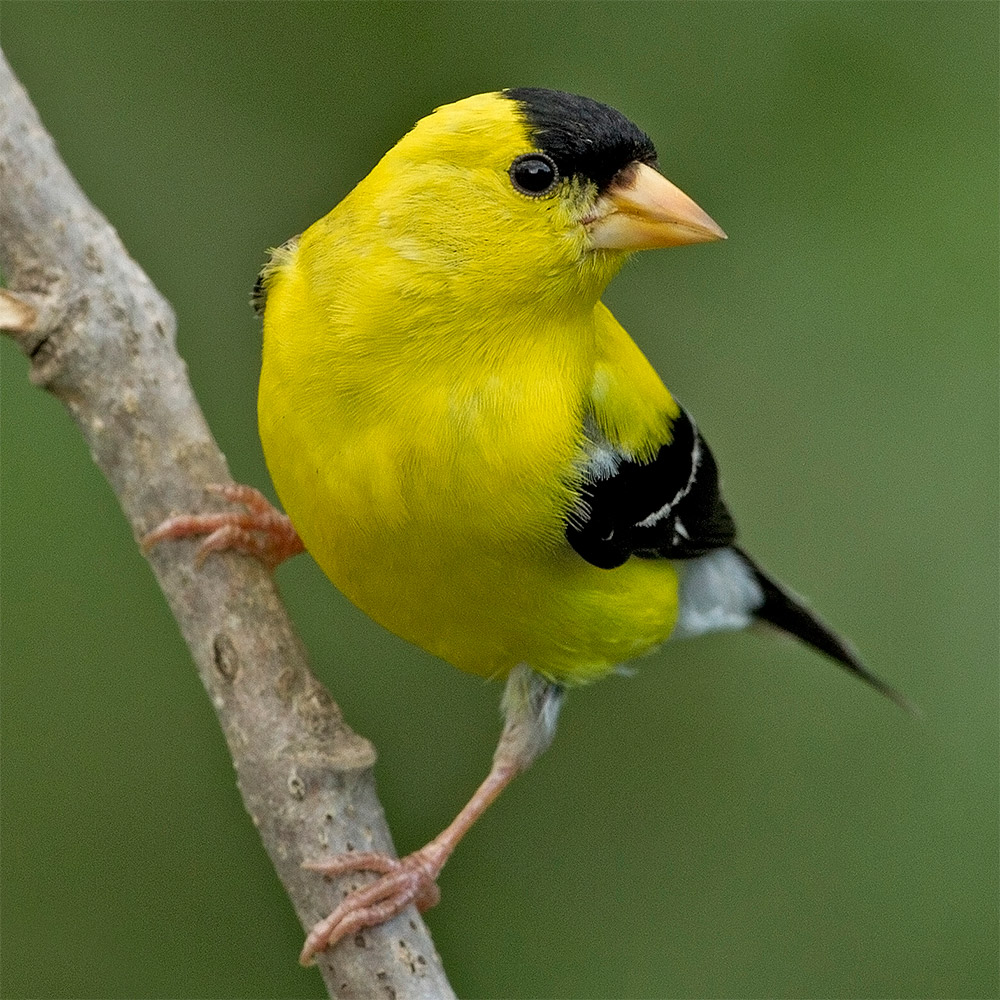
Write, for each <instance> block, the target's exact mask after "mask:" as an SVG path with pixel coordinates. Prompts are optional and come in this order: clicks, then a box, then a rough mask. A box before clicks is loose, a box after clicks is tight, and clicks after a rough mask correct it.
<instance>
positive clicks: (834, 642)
mask: <svg viewBox="0 0 1000 1000" xmlns="http://www.w3.org/2000/svg"><path fill="white" fill-rule="evenodd" d="M736 551H737V552H738V553H739V554H740V555H741V556H742V557H743V559H744V560H746V563H747V565H748V566H749V567H750V569H751V570H752V571H753V574H754V576H755V577H756V578H757V583H758V584H760V589H761V590H762V591H763V592H764V603H763V604H762V605H761V606H760V607H759V608H758V609H757V610H756V611H755V612H754V615H755V617H757V618H760V619H761V620H762V621H766V622H770V623H771V624H772V625H776V626H777V627H778V628H780V629H781V630H782V631H783V632H788V633H789V634H791V635H794V636H795V637H796V638H798V639H801V640H802V641H803V642H804V643H807V644H808V645H810V646H812V647H813V649H817V650H819V651H820V652H821V653H825V654H826V655H827V656H829V657H830V659H831V660H836V661H837V663H839V664H840V665H841V666H842V667H844V668H845V669H847V670H849V671H850V672H851V673H852V674H854V675H855V677H860V678H861V680H863V681H865V683H867V684H870V685H871V686H872V687H873V688H875V690H876V691H879V692H881V693H882V694H884V695H885V696H886V697H887V698H889V699H891V700H892V701H894V702H895V703H896V704H897V705H899V707H900V708H903V709H905V710H906V711H907V712H909V713H910V714H911V715H919V714H920V711H919V709H917V707H916V706H915V705H914V704H913V703H912V702H911V701H910V700H909V699H908V698H907V697H906V696H905V695H903V694H901V693H900V692H899V691H897V690H896V689H895V688H894V687H892V686H891V685H889V684H887V683H886V682H885V681H884V680H882V678H881V677H879V676H877V675H876V674H873V673H872V672H871V671H870V670H869V669H868V668H867V667H866V666H865V665H864V664H863V663H862V662H861V660H859V659H858V655H857V653H855V652H854V650H853V649H852V648H851V646H850V645H849V644H848V643H847V642H846V641H845V640H844V639H841V638H840V636H839V635H837V633H836V632H834V631H833V629H831V628H830V627H829V626H828V625H827V624H826V623H825V622H824V621H823V620H822V619H821V618H819V617H818V616H817V615H815V614H814V613H813V612H812V611H810V610H809V608H807V607H806V606H805V604H803V603H802V601H801V600H800V599H799V598H798V597H796V596H795V595H794V594H792V593H790V592H789V591H787V590H785V588H784V587H782V586H781V584H780V583H778V582H777V580H773V579H772V578H771V577H769V576H768V575H767V574H766V573H765V572H764V571H763V570H762V569H761V568H760V567H759V566H758V565H757V564H756V563H755V562H754V561H753V559H751V558H750V557H749V556H748V555H747V554H746V553H745V552H744V551H743V550H742V549H736Z"/></svg>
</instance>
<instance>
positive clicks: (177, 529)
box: [141, 483, 305, 570]
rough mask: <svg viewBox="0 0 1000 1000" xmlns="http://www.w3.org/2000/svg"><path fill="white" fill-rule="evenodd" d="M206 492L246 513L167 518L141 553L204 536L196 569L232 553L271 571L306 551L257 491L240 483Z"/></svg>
mask: <svg viewBox="0 0 1000 1000" xmlns="http://www.w3.org/2000/svg"><path fill="white" fill-rule="evenodd" d="M206 489H207V490H208V491H209V492H211V493H215V494H217V495H218V496H221V497H222V498H223V499H224V500H226V501H227V502H229V503H237V504H241V505H242V506H243V507H244V508H245V510H244V511H239V512H237V511H228V512H224V513H219V514H180V515H178V516H176V517H170V518H167V520H166V521H164V522H163V523H162V524H160V525H159V526H158V527H156V528H154V529H153V530H152V531H151V532H149V534H147V535H146V536H145V537H144V538H143V539H142V543H141V545H142V551H143V552H148V551H149V550H150V549H151V548H153V546H154V545H158V544H159V543H160V542H163V541H166V540H167V539H168V538H192V537H196V536H198V535H206V536H207V537H206V538H205V540H204V541H203V542H202V543H201V545H200V546H199V547H198V552H197V554H196V555H195V562H196V563H197V564H198V565H201V563H202V562H204V560H205V557H206V556H207V555H208V554H209V553H211V552H220V551H222V550H224V549H235V550H236V551H237V552H244V553H246V554H247V555H251V556H253V557H254V558H256V559H259V560H260V561H261V562H262V563H263V564H264V565H265V566H266V567H267V568H268V569H272V570H273V569H274V568H275V567H276V566H278V565H279V564H280V563H283V562H284V561H285V560H286V559H290V558H291V557H292V556H294V555H298V554H299V553H300V552H304V551H305V546H304V545H303V544H302V539H301V538H299V536H298V532H296V530H295V529H294V528H293V527H292V522H291V521H289V519H288V518H287V517H286V516H285V515H284V514H282V513H281V512H280V511H278V510H276V509H275V508H274V507H273V506H272V505H271V503H270V502H269V501H268V499H267V497H265V496H264V494H263V493H261V492H260V491H259V490H255V489H254V488H253V487H252V486H243V485H241V484H240V483H227V484H225V485H221V486H220V485H216V484H212V485H210V486H207V487H206Z"/></svg>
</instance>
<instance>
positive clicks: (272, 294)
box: [145, 88, 907, 962]
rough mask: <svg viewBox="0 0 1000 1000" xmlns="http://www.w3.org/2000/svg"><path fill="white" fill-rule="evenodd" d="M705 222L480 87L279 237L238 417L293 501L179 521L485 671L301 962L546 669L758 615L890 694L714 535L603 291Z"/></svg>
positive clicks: (390, 883)
mask: <svg viewBox="0 0 1000 1000" xmlns="http://www.w3.org/2000/svg"><path fill="white" fill-rule="evenodd" d="M720 239H725V233H723V231H722V230H721V229H720V228H719V226H718V225H717V224H716V223H715V222H714V221H713V220H712V219H711V218H710V217H709V216H708V215H706V213H705V212H703V211H702V210H701V209H700V208H699V207H698V206H697V205H696V204H695V203H694V202H693V201H692V200H691V199H690V198H688V197H687V195H685V194H683V193H682V192H681V191H680V190H679V189H678V188H676V187H675V186H674V185H673V184H671V183H670V182H669V181H668V180H667V179H666V178H665V177H664V176H663V175H662V174H661V173H660V172H659V170H658V165H657V157H656V151H655V149H654V147H653V144H652V142H651V141H650V139H649V137H648V136H647V135H646V134H645V133H644V132H642V130H641V129H639V128H638V127H637V126H635V125H634V124H633V123H632V122H630V121H629V120H628V119H627V118H625V117H624V116H623V115H621V114H620V113H619V112H617V111H615V110H613V109H612V108H609V107H607V106H605V105H603V104H599V103H598V102H596V101H593V100H590V99H589V98H586V97H578V96H574V95H571V94H564V93H559V92H556V91H550V90H542V89H536V88H517V89H514V90H506V91H501V92H499V93H490V94H480V95H478V96H475V97H470V98H467V99H466V100H463V101H458V102H457V103H455V104H450V105H446V106H444V107H441V108H438V109H437V110H436V111H435V112H434V113H433V114H432V115H429V116H428V117H426V118H424V119H422V120H421V121H419V122H418V123H417V124H416V126H415V127H414V128H413V130H412V131H411V132H409V133H408V134H407V135H406V136H404V137H403V138H402V139H401V140H400V141H399V142H398V143H397V144H396V146H394V147H393V148H392V149H391V150H389V152H388V153H386V155H385V156H384V157H383V158H382V159H381V160H380V161H379V162H378V163H377V164H376V166H375V167H374V168H373V169H372V171H371V173H369V174H368V176H367V177H365V178H364V179H363V180H362V181H361V182H360V183H359V184H358V185H357V187H355V188H354V190H353V191H351V192H350V193H349V194H348V195H347V196H346V197H345V198H344V199H343V201H341V202H340V203H339V204H338V205H337V206H336V207H335V208H334V209H333V210H332V211H331V212H330V213H329V214H328V215H326V216H325V217H324V218H322V219H320V220H319V221H318V222H316V223H315V224H314V225H312V226H310V227H309V228H308V229H307V230H306V231H305V232H304V233H302V234H301V235H300V236H299V237H297V238H295V239H293V240H290V241H289V242H288V243H286V244H285V245H284V246H282V247H281V248H279V249H278V250H275V251H274V252H273V254H272V256H271V259H270V261H269V262H268V264H267V265H266V266H265V267H264V269H263V271H262V272H261V276H260V279H259V281H258V285H257V288H256V289H255V293H254V301H255V305H256V306H257V308H258V311H260V312H261V314H262V315H263V326H264V350H263V363H262V370H261V378H260V393H259V400H258V417H259V430H260V437H261V442H262V444H263V448H264V454H265V457H266V459H267V464H268V469H269V471H270V474H271V478H272V480H273V482H274V486H275V489H276V490H277V493H278V496H279V497H280V499H281V503H282V505H283V506H284V508H285V511H286V512H287V517H284V516H283V515H281V514H279V513H278V512H277V511H275V510H273V509H272V508H270V507H269V505H267V504H266V501H264V500H263V498H262V497H260V495H259V494H257V493H256V492H255V491H252V490H250V489H249V488H246V487H234V486H229V487H226V488H225V489H226V490H228V493H227V494H226V495H227V496H228V498H229V499H231V500H233V501H235V502H240V503H242V504H243V505H244V506H245V507H246V510H245V511H243V512H239V513H236V512H230V513H222V514H211V515H195V516H190V517H177V518H172V519H170V520H169V521H167V522H164V524H163V525H161V526H160V527H159V528H158V529H156V530H155V531H154V532H152V533H151V534H150V535H149V536H147V538H146V540H145V544H146V545H147V547H148V546H149V545H152V544H155V543H157V542H159V541H162V540H164V539H166V538H179V537H185V536H190V535H199V534H204V535H207V536H208V537H207V538H206V539H205V541H204V542H203V545H202V549H201V554H202V555H204V554H205V553H207V552H209V551H213V550H215V549H218V548H223V547H232V548H238V549H241V550H243V551H246V552H249V553H251V554H253V555H254V556H256V557H257V558H260V559H262V560H263V561H264V562H265V563H266V564H268V565H269V566H274V565H276V564H277V563H278V562H280V561H281V560H282V559H284V558H286V557H287V556H289V555H292V554H294V553H295V552H298V551H302V550H303V549H305V550H306V551H308V552H309V553H310V555H312V557H313V558H314V559H315V560H316V561H317V562H318V563H319V565H320V566H321V567H322V568H323V570H324V571H325V572H326V574H327V575H328V576H329V578H330V579H331V581H332V582H333V583H334V584H335V585H336V586H337V587H338V588H339V589H340V590H341V591H342V592H343V593H344V594H345V595H346V596H347V597H348V598H350V600H351V601H353V602H354V603H355V604H356V605H357V606H358V607H359V608H361V609H362V610H364V611H365V612H366V613H367V614H368V615H370V616H371V617H372V618H373V619H374V620H375V621H377V622H379V623H381V624H382V625H384V626H385V627H386V628H388V629H390V630H391V631H393V632H395V633H396V634H397V635H399V636H401V637H403V638H404V639H407V640H409V641H410V642H413V643H415V644H417V645H418V646H421V647H423V648H424V649H426V650H428V651H429V652H431V653H433V654H435V655H436V656H439V657H441V658H442V659H444V660H446V661H448V662H449V663H452V664H454V665H455V666H457V667H459V668H460V669H462V670H466V671H470V672H472V673H477V674H480V675H482V676H485V677H490V678H506V682H507V683H506V689H505V692H504V696H503V710H504V714H505V717H506V722H505V725H504V729H503V734H502V736H501V738H500V742H499V745H498V746H497V750H496V753H495V755H494V760H493V766H492V768H491V770H490V772H489V775H488V776H487V778H486V780H485V781H484V782H483V784H482V785H481V786H480V788H479V789H478V790H477V791H476V793H475V795H474V796H473V797H472V799H471V800H470V801H469V803H468V805H467V806H466V807H465V808H464V809H463V810H462V812H461V813H459V815H458V816H457V817H456V819H455V820H454V822H453V823H452V824H451V825H450V826H449V827H448V828H447V829H446V830H444V831H443V832H442V833H441V834H440V835H439V836H437V837H435V838H434V839H433V840H432V841H431V842H430V843H429V844H427V845H426V846H425V847H423V848H421V849H420V850H418V851H416V852H414V853H413V854H411V855H409V856H408V857H405V858H403V859H401V860H400V859H397V858H394V857H389V856H386V855H381V854H373V853H365V852H354V853H349V854H342V855H339V856H337V857H334V858H331V859H326V860H316V859H306V861H305V863H306V865H307V867H309V868H312V869H314V870H316V871H318V872H323V873H325V874H327V875H341V874H344V873H348V872H354V871H359V870H368V871H372V872H375V873H377V874H378V876H379V877H378V878H377V879H376V881H374V882H373V883H372V884H370V885H368V886H366V887H364V888H362V889H359V890H356V891H354V892H352V893H350V894H349V895H347V897H346V898H345V899H344V901H343V902H342V903H341V904H340V905H339V906H338V907H337V908H336V910H334V912H333V913H332V914H331V915H330V916H329V917H328V918H327V919H326V920H324V921H322V922H321V923H320V924H318V925H317V926H316V927H315V928H313V930H312V932H311V933H310V934H309V936H308V938H307V940H306V943H305V947H304V948H303V952H302V956H301V958H302V961H303V962H309V961H311V960H312V959H313V958H314V956H315V955H316V954H317V953H318V952H319V951H321V950H323V949H324V948H327V947H329V946H330V945H332V944H334V943H335V942H337V941H338V940H340V939H341V938H343V937H344V936H345V935H350V934H353V933H355V932H357V931H359V930H362V929H364V928H365V927H371V926H374V925H376V924H379V923H381V922H383V921H386V920H388V919H390V918H392V917H393V916H395V915H396V914H398V913H399V912H400V911H401V910H403V909H404V908H405V907H406V906H407V905H408V904H410V903H415V904H416V905H417V906H418V907H419V908H421V909H426V908H427V907H428V906H431V905H433V904H434V903H435V902H437V898H438V891H437V886H436V878H437V875H438V873H439V872H440V871H441V868H442V867H443V865H444V863H445V861H446V860H447V858H448V856H449V855H450V854H451V852H452V851H453V850H454V848H455V845H456V844H457V843H458V841H459V840H460V839H461V837H462V836H463V834H464V833H465V832H466V831H467V830H468V829H469V827H470V826H471V825H472V823H474V822H475V820H476V819H477V818H478V817H479V816H480V815H481V814H482V812H483V811H484V810H485V809H486V808H487V806H489V804H490V803H491V802H492V801H493V800H494V799H495V798H496V796H497V795H498V794H499V793H500V791H501V790H502V789H503V788H504V787H505V786H506V785H507V783H508V782H509V781H510V780H511V779H512V778H513V777H514V776H515V775H516V774H519V773H520V772H521V771H523V770H525V769H526V768H527V767H529V766H530V764H531V762H532V761H533V760H534V759H535V758H536V757H537V756H538V755H539V754H540V753H542V751H544V750H545V748H546V747H547V746H548V745H549V743H550V741H551V739H552V736H553V733H554V730H555V725H556V718H557V716H558V713H559V706H560V704H561V702H562V698H563V693H564V691H565V690H566V689H567V688H569V687H572V686H574V685H579V684H583V683H587V682H589V681H593V680H595V679H597V678H599V677H601V676H603V675H605V674H607V673H609V672H610V671H612V670H613V669H614V668H615V667H616V666H617V665H619V664H621V663H622V662H624V661H626V660H630V659H633V658H634V657H636V656H639V655H641V654H642V653H644V652H646V651H648V650H650V649H652V648H654V647H656V646H658V645H660V644H661V643H664V642H667V641H669V640H675V639H678V638H684V637H690V636H697V635H702V634H705V633H708V632H713V631H720V630H731V629H742V628H745V627H746V626H748V625H751V624H752V623H754V622H755V621H766V622H769V623H771V624H772V625H774V626H776V627H777V628H779V629H781V630H783V631H785V632H788V633H790V634H792V635H794V636H797V637H798V638H799V639H801V640H802V641H803V642H805V643H806V644H808V645H810V646H812V647H813V648H815V649H817V650H819V651H820V652H822V653H825V654H826V655H827V656H829V657H831V658H833V659H834V660H836V661H838V662H839V663H840V664H842V665H843V666H844V667H846V668H847V669H848V670H850V671H851V672H853V673H854V674H855V675H857V676H859V677H861V678H862V679H864V680H866V681H867V682H868V683H869V684H871V685H872V686H873V687H875V688H876V689H877V690H879V691H881V692H882V693H884V694H886V695H888V696H889V697H890V698H892V699H893V700H894V701H896V702H897V703H899V704H902V705H907V702H906V701H905V699H904V698H903V697H902V696H901V695H899V694H897V693H896V692H895V691H894V690H893V689H892V688H890V687H889V686H888V685H887V684H885V683H884V682H883V681H881V680H880V679H878V678H877V677H875V675H873V674H872V673H871V672H870V671H868V670H867V668H865V667H864V666H863V665H862V664H861V662H860V660H859V659H858V658H857V656H856V655H855V654H854V653H853V652H852V651H851V649H850V648H849V646H848V645H847V644H846V643H845V642H844V641H843V640H842V639H840V638H839V637H838V636H837V635H836V634H835V633H834V632H833V631H831V630H830V629H829V628H828V627H827V626H826V625H825V624H823V623H822V622H821V621H820V619H819V618H817V617H816V615H814V614H813V613H812V612H811V611H810V610H809V609H808V608H807V607H806V606H805V605H804V604H803V603H802V602H801V601H800V600H798V599H797V598H795V597H794V596H792V594H791V593H790V592H789V591H787V590H786V589H784V588H783V587H782V586H780V585H779V584H778V583H776V582H775V581H774V580H773V579H772V578H771V577H770V576H768V575H767V574H766V573H765V572H764V571H763V570H762V569H760V567H759V566H758V565H757V564H756V563H755V562H754V561H753V560H752V559H751V558H750V557H749V556H747V555H746V554H745V553H744V552H743V550H742V549H741V548H739V547H737V546H736V544H735V542H736V527H735V524H734V522H733V519H732V517H731V515H730V513H729V511H728V510H727V508H726V505H725V503H724V501H723V499H722V495H721V493H720V489H719V476H718V471H717V467H716V463H715V459H714V458H713V456H712V452H711V451H710V450H709V447H708V445H707V443H706V442H705V439H704V438H703V437H702V436H701V434H700V432H699V431H698V428H697V426H696V425H695V422H694V420H693V419H692V418H691V416H690V415H689V414H688V413H687V411H686V410H684V409H683V408H682V407H681V406H680V405H679V404H678V403H677V401H676V400H675V399H674V397H673V396H672V395H671V394H670V392H668V390H667V389H666V387H665V386H664V384H663V382H662V381H661V380H660V378H659V376H658V375H657V374H656V372H655V371H654V370H653V368H652V367H651V366H650V364H649V362H648V361H647V360H646V358H645V357H644V356H643V354H642V352H641V351H640V350H639V348H638V347H637V346H636V345H635V343H634V342H633V341H632V340H631V339H630V338H629V336H628V334H627V333H626V332H625V331H624V330H623V329H622V327H621V326H620V325H619V324H618V323H617V322H616V321H615V319H614V317H613V316H612V315H611V313H610V312H609V311H608V309H607V308H606V307H605V306H604V305H603V304H602V302H601V294H602V293H603V291H604V288H605V287H606V286H607V284H608V282H609V281H610V280H611V279H612V278H613V277H614V275H615V274H616V273H617V271H618V270H619V269H620V268H621V266H622V264H623V263H624V261H625V260H626V258H627V257H628V255H629V254H631V253H632V252H634V251H636V250H640V249H646V248H654V247H669V246H678V245H681V244H688V243H703V242H709V241H713V240H720Z"/></svg>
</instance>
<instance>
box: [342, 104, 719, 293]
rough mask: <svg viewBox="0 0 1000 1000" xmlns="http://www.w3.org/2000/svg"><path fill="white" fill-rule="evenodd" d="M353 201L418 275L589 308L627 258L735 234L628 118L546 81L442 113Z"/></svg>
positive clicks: (413, 134)
mask: <svg viewBox="0 0 1000 1000" xmlns="http://www.w3.org/2000/svg"><path fill="white" fill-rule="evenodd" d="M348 203H350V204H351V206H352V214H354V213H355V212H363V213H364V219H363V220H361V222H362V225H364V227H365V228H370V226H371V225H375V226H377V229H378V232H379V238H380V240H384V241H385V244H386V245H387V246H388V248H390V250H391V252H392V253H394V255H395V256H396V259H397V261H399V262H401V263H403V264H404V265H405V266H406V267H407V269H408V270H409V271H410V272H411V273H413V275H414V281H417V280H420V279H419V278H418V277H417V276H418V275H420V274H422V275H423V280H424V282H425V283H426V282H427V281H435V282H436V283H437V285H438V287H442V286H444V285H447V287H448V289H449V290H450V291H451V293H453V294H456V295H459V294H462V292H463V291H465V292H467V293H468V295H469V296H470V298H474V299H475V300H476V301H478V302H481V303H482V302H484V301H488V296H490V295H492V296H493V297H494V298H499V297H501V296H502V297H503V298H504V299H505V300H508V301H510V302H511V304H512V305H513V304H514V303H515V301H516V300H517V299H518V297H522V298H523V299H525V300H528V299H530V300H531V301H532V302H533V303H534V304H535V305H537V304H538V303H539V302H541V301H544V300H546V299H549V300H551V299H558V300H559V302H558V305H559V306H560V307H565V305H566V304H567V302H568V301H570V300H573V299H576V300H577V301H578V302H580V303H581V304H583V305H586V306H592V305H593V303H594V302H595V301H596V300H597V299H598V298H599V297H600V295H601V293H602V292H603V290H604V287H605V286H606V285H607V283H608V282H609V281H610V280H611V278H612V277H613V276H614V274H615V273H617V271H618V270H619V268H620V267H621V266H622V263H623V262H624V260H625V258H626V257H627V256H628V255H629V254H630V253H631V252H633V251H635V250H642V249H648V248H653V247H668V246H678V245H680V244H685V243H702V242H707V241H710V240H717V239H725V233H723V231H722V230H721V229H720V228H719V226H718V225H716V223H715V222H713V221H712V219H711V218H710V217H709V216H708V215H707V214H706V213H705V212H703V211H702V210H701V209H700V208H699V207H698V206H697V205H696V204H695V203H694V202H693V201H692V200H691V199H690V198H689V197H688V196H687V195H685V194H684V193H683V192H682V191H680V189H678V188H677V187H675V186H674V185H673V184H672V183H671V182H670V181H668V180H667V179H666V178H665V177H664V176H663V175H662V174H661V173H660V172H659V171H658V169H657V159H656V150H655V149H654V147H653V144H652V142H651V141H650V139H649V137H648V136H647V135H646V134H645V133H644V132H643V131H642V130H641V129H639V128H638V127H637V126H636V125H634V124H633V123H632V122H631V121H629V120H628V119H627V118H626V117H625V116H624V115H622V114H620V113H619V112H618V111H615V110H614V109H613V108H610V107H608V106H606V105H604V104H600V103H598V102H597V101H594V100H591V99H589V98H586V97H578V96H575V95H571V94H566V93H562V92H559V91H552V90H543V89H539V88H516V89H512V90H504V91H500V92H496V93H488V94H479V95H476V96H474V97H469V98H466V99H465V100H462V101H458V102H456V103H454V104H448V105H445V106H443V107H440V108H438V109H437V110H436V111H435V112H433V113H432V114H431V115H428V116H427V117H426V118H423V119H422V120H421V121H419V122H418V123H417V124H416V125H415V126H414V128H413V129H412V130H411V131H410V132H409V133H408V134H407V135H406V136H404V137H403V138H402V139H401V140H400V141H399V142H398V143H397V144H396V146H394V147H393V148H392V149H391V150H390V151H389V152H388V153H387V154H386V155H385V156H384V157H383V158H382V160H381V161H380V162H379V164H378V165H377V166H376V167H375V169H374V170H373V171H372V172H371V174H369V176H368V177H367V178H365V180H364V181H362V182H361V184H359V185H358V187H357V188H356V189H355V191H354V192H352V195H351V196H350V197H349V199H348Z"/></svg>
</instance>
